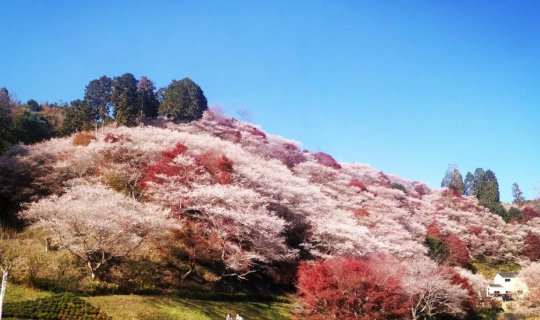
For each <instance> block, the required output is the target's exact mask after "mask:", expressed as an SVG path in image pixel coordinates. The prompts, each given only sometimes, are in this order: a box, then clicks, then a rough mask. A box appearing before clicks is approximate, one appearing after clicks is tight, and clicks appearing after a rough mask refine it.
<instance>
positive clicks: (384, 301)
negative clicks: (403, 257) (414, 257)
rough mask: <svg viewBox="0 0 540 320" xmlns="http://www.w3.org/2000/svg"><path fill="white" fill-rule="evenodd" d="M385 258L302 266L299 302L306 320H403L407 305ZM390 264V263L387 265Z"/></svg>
mask: <svg viewBox="0 0 540 320" xmlns="http://www.w3.org/2000/svg"><path fill="white" fill-rule="evenodd" d="M386 264H387V263H385V259H371V258H366V259H353V258H351V259H344V258H341V259H332V260H328V261H324V262H323V261H318V262H315V263H314V264H306V263H304V264H302V265H300V268H299V271H298V286H297V287H298V295H299V300H300V301H301V302H302V303H303V304H304V306H305V312H306V316H308V317H309V318H310V319H329V318H332V319H362V320H368V319H370V320H371V319H373V320H378V319H380V320H382V319H404V318H406V317H407V315H408V311H409V310H408V308H409V302H408V298H407V296H406V295H405V294H404V292H403V289H402V285H401V282H400V280H399V279H398V278H395V277H393V276H391V275H388V274H385V273H384V271H381V270H384V269H385V267H387V265H386ZM388 264H390V262H388Z"/></svg>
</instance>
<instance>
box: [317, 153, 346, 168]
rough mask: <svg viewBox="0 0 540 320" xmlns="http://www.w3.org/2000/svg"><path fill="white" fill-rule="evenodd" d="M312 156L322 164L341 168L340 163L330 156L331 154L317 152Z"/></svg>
mask: <svg viewBox="0 0 540 320" xmlns="http://www.w3.org/2000/svg"><path fill="white" fill-rule="evenodd" d="M313 157H315V160H317V162H318V163H319V164H322V165H323V166H326V167H330V168H334V169H341V165H340V164H339V163H338V162H337V161H336V159H334V158H332V156H331V155H329V154H327V153H324V152H317V153H315V154H313Z"/></svg>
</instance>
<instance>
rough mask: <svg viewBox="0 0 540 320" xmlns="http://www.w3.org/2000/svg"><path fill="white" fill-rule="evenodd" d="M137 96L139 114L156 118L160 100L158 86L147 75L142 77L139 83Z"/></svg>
mask: <svg viewBox="0 0 540 320" xmlns="http://www.w3.org/2000/svg"><path fill="white" fill-rule="evenodd" d="M137 98H138V102H139V114H140V115H143V116H145V117H147V118H155V117H157V115H158V107H159V101H158V99H157V95H156V86H155V85H154V82H152V80H150V79H148V78H147V77H144V76H143V77H141V79H140V80H139V82H138V83H137Z"/></svg>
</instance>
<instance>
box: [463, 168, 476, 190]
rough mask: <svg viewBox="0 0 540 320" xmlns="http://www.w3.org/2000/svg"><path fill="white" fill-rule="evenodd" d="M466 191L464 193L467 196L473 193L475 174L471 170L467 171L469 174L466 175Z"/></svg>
mask: <svg viewBox="0 0 540 320" xmlns="http://www.w3.org/2000/svg"><path fill="white" fill-rule="evenodd" d="M464 184H465V192H464V194H465V195H466V196H470V195H472V194H473V188H474V175H473V174H472V173H470V172H467V175H466V176H465V182H464Z"/></svg>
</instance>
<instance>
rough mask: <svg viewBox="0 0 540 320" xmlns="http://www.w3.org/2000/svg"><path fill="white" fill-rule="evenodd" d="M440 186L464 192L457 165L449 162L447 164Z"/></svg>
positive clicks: (460, 192)
mask: <svg viewBox="0 0 540 320" xmlns="http://www.w3.org/2000/svg"><path fill="white" fill-rule="evenodd" d="M441 187H443V188H451V189H453V190H454V191H456V192H457V193H458V194H463V193H464V192H465V184H464V183H463V177H462V176H461V172H460V171H459V168H458V167H457V165H455V164H450V165H449V166H448V169H447V170H446V174H445V176H444V179H443V180H442V182H441Z"/></svg>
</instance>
